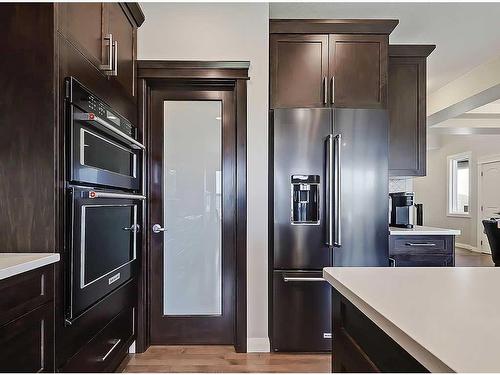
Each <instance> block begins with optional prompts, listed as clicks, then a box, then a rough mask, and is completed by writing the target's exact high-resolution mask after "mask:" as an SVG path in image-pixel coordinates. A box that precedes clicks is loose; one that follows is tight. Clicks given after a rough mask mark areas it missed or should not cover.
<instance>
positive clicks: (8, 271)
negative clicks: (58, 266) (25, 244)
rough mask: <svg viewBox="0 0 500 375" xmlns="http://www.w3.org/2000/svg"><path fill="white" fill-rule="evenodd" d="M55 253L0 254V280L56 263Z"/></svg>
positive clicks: (57, 259)
mask: <svg viewBox="0 0 500 375" xmlns="http://www.w3.org/2000/svg"><path fill="white" fill-rule="evenodd" d="M59 259H60V256H59V254H56V253H0V280H3V279H6V278H7V277H11V276H15V275H19V274H20V273H23V272H27V271H31V270H34V269H36V268H40V267H43V266H46V265H47V264H52V263H56V262H58V261H59Z"/></svg>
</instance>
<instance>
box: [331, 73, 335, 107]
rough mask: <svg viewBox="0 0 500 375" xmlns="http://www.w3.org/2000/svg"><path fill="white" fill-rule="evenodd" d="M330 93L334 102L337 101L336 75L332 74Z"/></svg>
mask: <svg viewBox="0 0 500 375" xmlns="http://www.w3.org/2000/svg"><path fill="white" fill-rule="evenodd" d="M330 82H331V83H330V85H331V87H330V95H331V96H332V104H333V103H335V77H333V76H332V79H331V81H330Z"/></svg>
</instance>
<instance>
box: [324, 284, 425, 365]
mask: <svg viewBox="0 0 500 375" xmlns="http://www.w3.org/2000/svg"><path fill="white" fill-rule="evenodd" d="M332 317H333V356H332V361H333V363H332V368H333V371H334V372H356V373H373V372H388V373H415V372H417V373H426V372H428V371H427V369H426V368H425V367H424V366H422V365H421V364H420V363H419V362H418V361H417V360H416V359H415V358H413V357H412V356H411V355H410V354H409V353H408V352H407V351H406V350H404V349H403V348H402V347H401V346H399V344H398V343H396V342H395V341H394V340H393V339H392V338H391V337H389V336H388V335H387V334H386V333H385V332H384V331H383V330H382V329H381V328H380V327H378V326H377V325H376V324H375V323H374V322H373V321H372V320H370V319H369V318H368V317H367V316H366V315H364V314H363V313H362V312H361V311H360V310H359V309H358V308H357V307H356V306H354V305H353V304H352V303H351V302H350V301H348V300H347V299H346V298H345V297H344V296H342V295H341V294H340V293H339V292H338V291H337V290H335V289H333V293H332Z"/></svg>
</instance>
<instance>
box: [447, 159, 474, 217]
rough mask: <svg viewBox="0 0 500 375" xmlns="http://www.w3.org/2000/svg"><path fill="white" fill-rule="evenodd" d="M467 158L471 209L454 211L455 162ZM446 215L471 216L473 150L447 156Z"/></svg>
mask: <svg viewBox="0 0 500 375" xmlns="http://www.w3.org/2000/svg"><path fill="white" fill-rule="evenodd" d="M463 160H467V161H468V162H469V211H468V212H453V211H452V209H453V200H454V197H453V186H454V177H453V173H454V170H455V169H454V163H456V162H458V161H463ZM446 201H447V204H446V216H449V217H461V218H468V219H470V218H471V203H472V152H471V151H467V152H461V153H459V154H454V155H449V156H448V157H447V174H446Z"/></svg>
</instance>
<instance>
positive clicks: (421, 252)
mask: <svg viewBox="0 0 500 375" xmlns="http://www.w3.org/2000/svg"><path fill="white" fill-rule="evenodd" d="M389 261H390V265H391V266H392V267H453V266H454V265H455V236H420V235H419V236H402V235H391V236H389Z"/></svg>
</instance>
